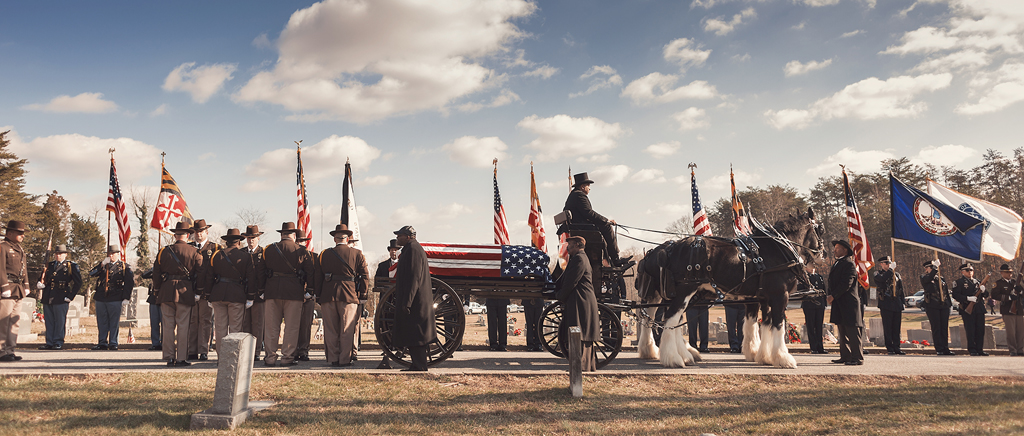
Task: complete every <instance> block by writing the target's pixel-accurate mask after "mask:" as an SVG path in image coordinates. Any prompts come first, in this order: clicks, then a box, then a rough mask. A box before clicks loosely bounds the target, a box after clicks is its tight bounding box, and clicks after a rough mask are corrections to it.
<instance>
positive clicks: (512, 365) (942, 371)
mask: <svg viewBox="0 0 1024 436" xmlns="http://www.w3.org/2000/svg"><path fill="white" fill-rule="evenodd" d="M378 354H379V353H378V352H372V351H369V350H365V351H364V353H363V354H361V357H362V359H361V360H359V361H358V362H355V364H354V365H353V366H352V367H349V368H344V369H339V368H332V367H331V366H329V365H328V364H327V362H326V361H324V354H323V352H322V351H319V352H317V351H314V352H313V353H312V355H311V357H312V359H313V360H312V361H310V362H301V363H300V364H299V365H297V366H294V367H290V368H268V367H265V366H263V363H262V362H259V363H256V365H255V367H254V368H255V371H256V372H257V373H273V372H336V373H359V374H399V372H398V369H391V370H378V369H376V367H377V364H378V363H379V361H380V358H379V357H378ZM18 355H20V356H23V357H24V360H22V361H20V362H4V363H0V374H2V375H33V374H34V375H75V374H97V373H126V372H164V371H175V372H183V371H188V372H215V371H216V369H217V362H216V352H214V353H213V354H211V355H210V357H211V359H212V360H210V361H207V362H195V364H194V365H192V366H191V367H188V368H169V367H167V366H166V364H165V363H164V362H163V361H161V360H160V356H161V354H160V352H159V351H143V350H121V351H91V350H67V351H38V350H18ZM794 357H796V360H797V365H798V366H797V368H796V369H779V368H774V367H767V366H762V365H757V364H754V363H751V362H746V361H744V360H743V356H742V355H737V354H727V353H710V354H705V358H706V360H705V361H704V362H701V363H700V364H698V365H697V366H689V367H686V368H673V369H668V368H662V367H661V365H659V364H658V363H657V362H652V361H644V360H640V359H639V358H637V354H636V352H628V351H625V352H623V353H621V354H620V355H619V357H618V358H617V359H615V361H613V362H612V363H611V364H609V365H608V366H606V367H605V368H603V369H601V370H599V371H598V372H597V373H596V375H625V374H628V375H634V374H635V375H642V374H668V375H671V374H686V375H694V374H793V375H826V374H829V375H831V374H850V375H907V376H912V375H972V376H1015V377H1024V357H1010V356H1006V355H1003V356H989V357H969V356H942V357H940V356H934V355H908V356H878V355H869V356H867V360H866V361H865V364H864V365H863V366H845V365H837V364H833V363H831V362H830V361H831V360H832V359H837V358H838V356H837V355H836V354H829V355H811V354H794ZM395 366H396V368H400V367H398V366H397V365H395ZM566 371H567V365H566V361H565V360H562V359H559V358H556V357H554V356H552V355H550V354H548V353H542V352H525V351H511V352H504V353H496V352H490V351H463V352H458V353H455V355H454V356H453V357H452V358H451V359H449V360H447V361H445V362H443V363H441V364H440V365H438V366H436V367H432V368H431V369H430V372H431V373H435V374H479V375H484V374H505V375H545V374H565V372H566ZM402 374H408V373H402Z"/></svg>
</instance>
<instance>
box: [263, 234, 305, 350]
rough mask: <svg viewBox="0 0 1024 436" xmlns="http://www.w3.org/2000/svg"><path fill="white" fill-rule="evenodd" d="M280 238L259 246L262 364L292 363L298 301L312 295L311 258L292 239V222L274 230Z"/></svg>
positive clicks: (296, 336)
mask: <svg viewBox="0 0 1024 436" xmlns="http://www.w3.org/2000/svg"><path fill="white" fill-rule="evenodd" d="M277 232H278V233H280V234H281V241H280V242H275V243H273V244H270V245H268V246H267V247H266V248H265V249H264V250H263V259H264V263H263V265H264V266H263V268H264V276H265V277H266V287H265V289H264V293H265V295H266V299H267V302H266V306H265V316H264V320H265V321H264V322H265V324H264V326H265V337H264V340H265V349H266V352H267V357H266V359H264V360H263V363H264V364H265V365H266V366H277V365H278V364H280V366H292V365H295V364H297V363H298V362H296V361H295V350H296V349H297V348H298V345H299V323H300V319H301V318H302V303H303V301H304V300H308V299H311V298H313V292H314V290H313V282H312V280H309V281H307V279H308V278H310V277H313V274H314V271H313V258H312V256H310V255H309V252H308V251H306V249H305V248H304V247H302V246H300V245H299V244H298V243H296V242H295V239H296V232H298V229H297V228H296V227H295V223H294V222H286V223H282V224H281V229H280V230H278V231H277ZM282 320H284V324H285V326H284V343H283V344H278V341H279V337H280V334H281V321H282Z"/></svg>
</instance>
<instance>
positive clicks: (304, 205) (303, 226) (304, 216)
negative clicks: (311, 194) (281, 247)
mask: <svg viewBox="0 0 1024 436" xmlns="http://www.w3.org/2000/svg"><path fill="white" fill-rule="evenodd" d="M295 153H296V155H297V156H298V159H299V169H298V170H297V171H298V173H297V174H296V176H295V185H296V188H295V196H296V197H297V198H296V202H297V203H298V212H299V219H298V221H296V223H295V227H297V228H298V229H299V230H300V231H303V232H305V235H306V237H308V238H309V240H308V241H306V243H305V245H306V248H308V249H310V250H312V249H313V229H311V228H310V227H309V201H308V200H306V178H305V177H304V176H303V175H302V149H301V148H299V147H295Z"/></svg>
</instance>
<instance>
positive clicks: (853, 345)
mask: <svg viewBox="0 0 1024 436" xmlns="http://www.w3.org/2000/svg"><path fill="white" fill-rule="evenodd" d="M832 254H833V255H834V256H835V258H836V263H835V264H834V265H832V270H831V271H829V273H828V299H827V302H828V304H831V305H832V315H831V316H830V318H829V322H831V323H832V324H835V325H836V327H838V328H839V359H836V360H833V361H832V362H833V363H843V364H846V365H863V364H864V352H863V348H864V345H863V344H862V343H861V339H860V331H861V329H863V328H864V317H863V314H862V313H861V305H860V292H859V291H858V289H857V288H858V286H859V284H858V281H857V267H856V266H854V264H853V257H852V254H853V248H852V247H850V243H849V242H846V241H832Z"/></svg>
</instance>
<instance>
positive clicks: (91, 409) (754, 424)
mask: <svg viewBox="0 0 1024 436" xmlns="http://www.w3.org/2000/svg"><path fill="white" fill-rule="evenodd" d="M567 379H568V378H567V377H565V376H540V377H509V376H429V375H428V376H411V377H405V376H392V375H386V376H366V375H358V374H345V375H334V374H321V375H303V374H294V375H269V374H266V375H265V374H259V375H256V377H255V378H254V380H253V391H252V395H251V397H250V398H251V399H252V400H273V401H275V402H277V405H276V406H274V407H272V408H270V409H267V410H265V411H263V412H260V413H259V414H258V415H256V416H254V417H253V418H251V419H250V420H249V421H248V422H246V423H245V424H244V425H243V426H242V428H241V429H239V430H236V431H235V432H233V433H232V434H240V435H265V434H316V435H325V434H360V435H376V434H416V435H433V434H514V435H534V434H538V435H539V434H550V435H556V434H603V435H619V434H682V435H697V434H700V433H704V432H710V433H715V434H718V435H732V434H744V435H745V434H757V435H760V434H794V435H806V434H943V435H946V434H964V435H968V434H969V435H977V434H998V435H1005V434H1021V433H1024V415H1022V414H1021V413H1020V410H1021V408H1022V407H1024V380H1022V379H1019V378H983V377H974V378H968V377H893V376H884V377H883V376H878V377H872V376H866V377H851V376H835V377H821V376H772V375H765V376H748V375H736V376H730V375H721V376H720V375H713V376H689V375H685V376H670V377H665V376H636V377H634V376H622V377H587V378H585V380H584V393H585V398H583V399H581V400H576V399H573V398H572V397H571V396H570V395H569V393H568V389H567V384H568V380H567ZM214 383H215V379H214V375H213V374H188V373H179V374H162V373H156V374H121V375H98V376H87V377H15V378H0V425H2V426H3V429H4V434H5V435H22V434H27V435H44V434H45V435H51V434H71V435H76V436H77V435H84V434H88V435H106V434H145V435H153V434H190V433H191V432H189V431H188V426H189V420H190V415H191V414H192V413H194V412H198V411H200V410H202V409H205V408H207V407H209V406H210V405H211V402H212V401H213V387H214ZM224 433H226V432H224ZM202 434H219V433H218V432H212V431H209V432H203V433H202Z"/></svg>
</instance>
